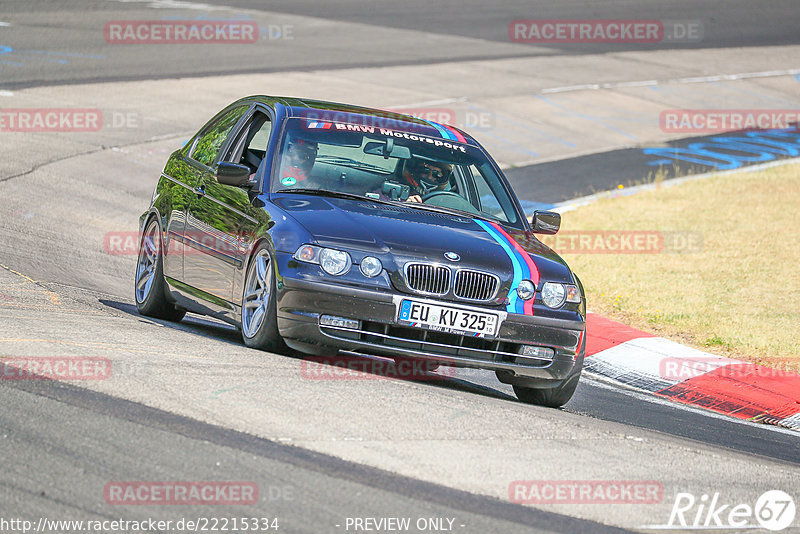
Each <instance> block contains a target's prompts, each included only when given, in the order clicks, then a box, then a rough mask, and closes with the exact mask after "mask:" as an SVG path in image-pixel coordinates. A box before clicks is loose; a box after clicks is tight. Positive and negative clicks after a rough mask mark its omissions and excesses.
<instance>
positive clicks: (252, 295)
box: [241, 243, 286, 352]
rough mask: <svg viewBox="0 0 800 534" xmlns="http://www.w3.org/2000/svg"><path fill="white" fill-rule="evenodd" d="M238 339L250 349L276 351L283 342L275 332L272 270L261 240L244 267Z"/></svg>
mask: <svg viewBox="0 0 800 534" xmlns="http://www.w3.org/2000/svg"><path fill="white" fill-rule="evenodd" d="M241 320H242V339H244V344H245V345H247V346H248V347H252V348H254V349H261V350H268V351H272V352H277V351H281V350H284V349H285V347H286V345H285V344H284V342H283V339H282V338H281V336H280V334H279V333H278V317H277V303H276V295H275V272H274V266H273V262H272V255H271V254H270V253H269V249H268V248H267V246H266V245H265V244H263V243H262V244H261V245H259V246H258V248H257V249H256V251H255V252H254V253H253V257H252V259H251V260H250V265H249V266H248V268H247V276H246V278H245V283H244V293H243V294H242V316H241Z"/></svg>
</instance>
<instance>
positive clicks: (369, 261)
mask: <svg viewBox="0 0 800 534" xmlns="http://www.w3.org/2000/svg"><path fill="white" fill-rule="evenodd" d="M381 271H383V264H382V263H381V260H379V259H378V258H373V257H372V256H367V257H366V258H364V259H363V260H361V272H362V273H364V276H366V277H367V278H374V277H376V276H378V275H379V274H381Z"/></svg>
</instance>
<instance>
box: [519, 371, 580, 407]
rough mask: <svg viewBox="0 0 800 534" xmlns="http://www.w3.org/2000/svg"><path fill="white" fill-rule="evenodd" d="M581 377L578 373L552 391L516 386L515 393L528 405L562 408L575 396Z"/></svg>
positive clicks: (551, 389)
mask: <svg viewBox="0 0 800 534" xmlns="http://www.w3.org/2000/svg"><path fill="white" fill-rule="evenodd" d="M580 377H581V372H580V371H578V372H577V373H575V374H574V375H572V376H571V377H570V378H569V380H567V382H565V383H564V384H562V385H561V386H558V387H554V388H550V389H539V388H529V387H524V386H517V385H514V386H513V387H514V393H515V394H516V395H517V398H518V399H519V400H521V401H522V402H526V403H528V404H538V405H539V406H549V407H550V408H560V407H561V406H564V405H565V404H566V403H567V402H568V401H569V400H570V399H571V398H572V395H574V394H575V390H576V389H577V387H578V382H579V381H580Z"/></svg>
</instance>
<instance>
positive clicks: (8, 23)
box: [0, 21, 11, 27]
mask: <svg viewBox="0 0 800 534" xmlns="http://www.w3.org/2000/svg"><path fill="white" fill-rule="evenodd" d="M8 26H11V23H10V22H3V21H0V27H8Z"/></svg>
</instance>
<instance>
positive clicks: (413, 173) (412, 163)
mask: <svg viewBox="0 0 800 534" xmlns="http://www.w3.org/2000/svg"><path fill="white" fill-rule="evenodd" d="M452 173H453V166H452V165H451V164H450V163H444V162H441V161H428V160H424V159H421V158H417V157H411V158H409V159H407V160H405V162H403V178H405V180H406V182H408V185H409V186H410V188H411V192H410V193H409V195H408V202H422V197H423V196H425V195H427V194H429V193H433V192H434V191H444V190H445V187H447V184H448V183H449V181H450V175H451V174H452Z"/></svg>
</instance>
